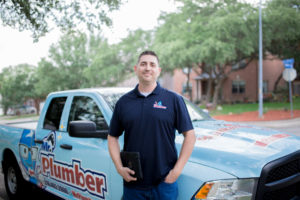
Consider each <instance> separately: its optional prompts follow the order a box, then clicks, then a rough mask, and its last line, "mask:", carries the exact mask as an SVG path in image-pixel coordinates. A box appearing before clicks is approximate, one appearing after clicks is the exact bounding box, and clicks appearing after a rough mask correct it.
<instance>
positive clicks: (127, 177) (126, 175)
mask: <svg viewBox="0 0 300 200" xmlns="http://www.w3.org/2000/svg"><path fill="white" fill-rule="evenodd" d="M118 173H119V174H120V175H121V176H122V177H123V179H124V180H125V181H126V182H130V181H136V180H137V178H135V177H133V176H131V175H134V173H135V172H134V171H133V170H131V169H129V168H128V167H122V168H120V169H119V170H118Z"/></svg>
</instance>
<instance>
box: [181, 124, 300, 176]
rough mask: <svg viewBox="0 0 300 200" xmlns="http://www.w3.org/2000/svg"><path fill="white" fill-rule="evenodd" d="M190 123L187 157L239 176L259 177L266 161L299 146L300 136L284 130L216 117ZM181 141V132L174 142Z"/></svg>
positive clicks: (297, 148) (281, 155) (299, 147)
mask: <svg viewBox="0 0 300 200" xmlns="http://www.w3.org/2000/svg"><path fill="white" fill-rule="evenodd" d="M193 125H194V129H195V133H196V138H197V140H196V143H195V147H194V150H193V153H192V155H191V158H190V160H189V161H190V162H194V163H199V164H201V165H205V166H209V167H212V168H215V169H218V170H221V171H224V172H227V173H229V174H231V175H233V176H236V177H238V178H247V177H259V176H260V173H261V170H262V168H263V167H264V165H266V164H267V163H268V162H270V161H272V160H275V159H277V158H280V157H283V156H285V155H287V154H290V153H292V152H295V151H297V150H299V149H300V137H298V136H295V135H293V134H289V133H286V132H281V131H277V130H272V129H268V128H263V127H256V126H253V125H248V124H238V123H232V122H225V121H219V120H210V121H198V122H194V123H193ZM182 141H183V136H182V135H181V134H180V135H178V136H177V137H176V144H177V145H179V146H180V145H181V144H182Z"/></svg>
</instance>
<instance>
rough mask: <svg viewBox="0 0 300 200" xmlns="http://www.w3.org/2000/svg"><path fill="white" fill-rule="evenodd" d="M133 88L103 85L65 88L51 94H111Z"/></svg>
mask: <svg viewBox="0 0 300 200" xmlns="http://www.w3.org/2000/svg"><path fill="white" fill-rule="evenodd" d="M132 89H133V88H129V87H103V88H83V89H74V90H64V91H57V92H51V93H50V94H49V95H51V94H60V93H61V94H65V93H80V92H83V93H84V92H92V93H93V92H94V93H96V92H97V93H100V94H109V93H125V92H129V91H130V90H132Z"/></svg>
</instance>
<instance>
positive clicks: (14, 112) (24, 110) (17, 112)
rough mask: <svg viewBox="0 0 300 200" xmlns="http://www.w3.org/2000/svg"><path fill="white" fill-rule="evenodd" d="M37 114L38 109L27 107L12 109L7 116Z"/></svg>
mask: <svg viewBox="0 0 300 200" xmlns="http://www.w3.org/2000/svg"><path fill="white" fill-rule="evenodd" d="M35 113H36V108H35V107H33V106H27V105H22V106H15V107H11V108H9V109H8V111H7V115H24V114H35Z"/></svg>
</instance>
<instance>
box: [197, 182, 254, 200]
mask: <svg viewBox="0 0 300 200" xmlns="http://www.w3.org/2000/svg"><path fill="white" fill-rule="evenodd" d="M256 181H257V180H256V179H230V180H219V181H211V182H206V183H205V184H204V185H202V187H201V188H200V189H199V191H198V192H197V193H196V194H195V195H194V198H192V199H193V200H200V199H207V200H251V198H252V195H253V193H254V187H255V185H256Z"/></svg>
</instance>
